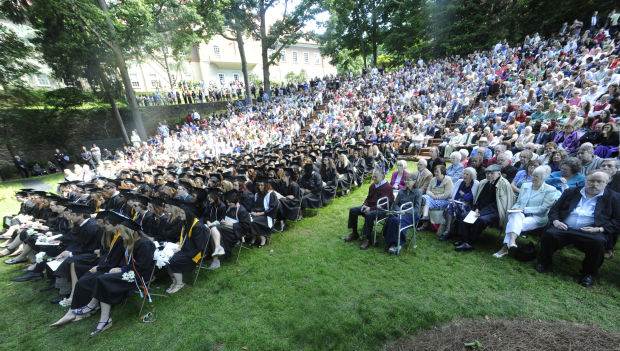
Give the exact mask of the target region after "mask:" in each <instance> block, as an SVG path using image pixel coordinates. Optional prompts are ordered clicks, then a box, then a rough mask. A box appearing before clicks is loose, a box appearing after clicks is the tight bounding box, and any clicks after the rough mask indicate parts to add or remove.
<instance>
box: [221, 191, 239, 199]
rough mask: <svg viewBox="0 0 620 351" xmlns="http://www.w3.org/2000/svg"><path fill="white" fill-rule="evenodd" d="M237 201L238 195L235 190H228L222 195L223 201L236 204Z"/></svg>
mask: <svg viewBox="0 0 620 351" xmlns="http://www.w3.org/2000/svg"><path fill="white" fill-rule="evenodd" d="M238 199H239V193H238V192H237V191H236V190H229V191H227V192H225V193H224V201H226V202H237V200H238Z"/></svg>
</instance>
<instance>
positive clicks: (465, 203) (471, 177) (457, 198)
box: [439, 167, 479, 241]
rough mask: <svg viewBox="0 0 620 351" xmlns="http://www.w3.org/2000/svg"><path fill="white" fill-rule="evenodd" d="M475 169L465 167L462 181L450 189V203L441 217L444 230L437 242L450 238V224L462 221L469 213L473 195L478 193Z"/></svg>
mask: <svg viewBox="0 0 620 351" xmlns="http://www.w3.org/2000/svg"><path fill="white" fill-rule="evenodd" d="M477 176H478V175H477V172H476V169H474V168H473V167H467V168H465V170H463V179H459V180H458V181H457V182H456V184H455V185H454V187H453V188H452V196H451V201H450V202H449V203H448V206H447V207H446V209H445V211H444V212H443V215H444V217H445V219H446V224H445V226H444V227H445V229H444V231H443V233H442V234H441V236H440V237H439V241H446V240H448V238H450V233H451V227H452V223H454V221H455V220H463V218H465V216H467V214H468V213H469V211H471V208H472V206H473V203H474V194H476V191H478V185H479V182H478V180H477V179H476V178H477Z"/></svg>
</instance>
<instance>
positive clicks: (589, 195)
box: [536, 170, 620, 287]
mask: <svg viewBox="0 0 620 351" xmlns="http://www.w3.org/2000/svg"><path fill="white" fill-rule="evenodd" d="M607 183H609V174H607V173H605V172H603V171H599V170H595V171H593V172H592V173H590V174H589V175H588V177H587V178H586V185H585V186H584V187H579V188H568V189H566V190H564V193H562V196H561V197H560V198H559V199H558V201H556V203H555V205H553V207H551V210H550V211H549V221H550V222H551V223H552V224H553V226H552V227H550V228H549V229H548V230H547V231H546V232H545V233H544V234H543V235H542V237H541V239H540V256H539V257H538V264H536V270H537V271H538V272H540V273H542V272H544V271H546V270H547V269H548V268H549V267H550V266H551V258H552V256H553V253H554V252H555V251H557V250H559V249H561V248H563V247H565V246H567V245H569V244H574V245H575V247H576V248H577V249H579V250H580V251H583V252H584V253H585V254H586V257H585V259H584V260H583V262H582V269H581V270H582V274H583V276H582V277H581V279H580V284H581V285H583V286H585V287H590V286H592V285H593V284H594V276H596V274H597V273H598V269H599V267H600V266H601V264H602V263H603V255H604V253H605V249H606V247H607V243H608V241H610V240H613V237H614V235H616V233H617V231H618V228H619V226H620V222H619V221H620V198H619V197H618V194H617V193H615V192H613V191H611V190H609V189H606V187H607Z"/></svg>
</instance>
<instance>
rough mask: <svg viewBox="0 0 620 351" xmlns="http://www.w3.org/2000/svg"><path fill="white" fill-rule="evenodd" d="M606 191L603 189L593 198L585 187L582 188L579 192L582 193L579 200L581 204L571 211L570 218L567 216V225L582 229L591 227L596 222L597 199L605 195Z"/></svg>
mask: <svg viewBox="0 0 620 351" xmlns="http://www.w3.org/2000/svg"><path fill="white" fill-rule="evenodd" d="M604 192H605V191H601V192H600V193H598V194H597V195H596V196H593V197H591V198H589V199H588V198H587V197H586V190H585V188H581V191H579V193H580V194H581V199H580V200H579V204H577V207H575V209H574V210H573V212H571V213H570V215H569V216H568V218H566V221H564V222H565V223H566V225H567V226H568V227H569V228H571V229H581V228H583V227H589V226H591V225H593V224H594V208H595V207H596V201H597V200H598V198H599V197H601V196H603V193H604Z"/></svg>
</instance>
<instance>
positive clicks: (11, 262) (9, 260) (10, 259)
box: [4, 258, 26, 264]
mask: <svg viewBox="0 0 620 351" xmlns="http://www.w3.org/2000/svg"><path fill="white" fill-rule="evenodd" d="M22 262H26V260H25V259H23V260H19V261H18V260H17V259H16V258H9V259H8V260H6V261H4V263H6V264H18V263H22Z"/></svg>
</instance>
